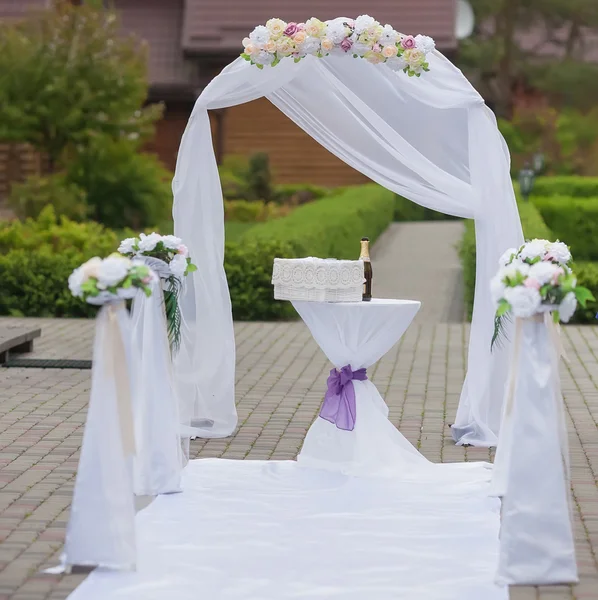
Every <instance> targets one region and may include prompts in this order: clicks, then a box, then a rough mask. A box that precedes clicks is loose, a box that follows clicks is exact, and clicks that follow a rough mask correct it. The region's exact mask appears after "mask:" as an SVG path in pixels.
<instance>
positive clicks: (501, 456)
mask: <svg viewBox="0 0 598 600" xmlns="http://www.w3.org/2000/svg"><path fill="white" fill-rule="evenodd" d="M561 352H562V351H561V346H560V337H559V333H558V331H557V329H556V325H554V323H553V322H552V316H551V315H550V313H545V314H544V315H537V316H536V317H533V318H530V319H525V320H522V319H517V320H516V323H515V339H514V343H513V358H512V363H511V368H510V375H509V381H508V384H507V391H506V398H505V403H504V412H503V419H502V424H501V430H500V431H501V435H500V439H499V445H498V449H497V454H496V461H495V470H494V474H493V481H492V494H493V495H495V496H500V497H502V526H501V535H500V560H499V567H498V573H497V583H500V584H505V585H506V584H508V585H550V584H565V583H575V582H577V581H578V577H577V566H576V562H575V547H574V538H573V531H572V515H571V499H570V474H569V450H568V444H567V431H566V423H565V411H564V405H563V398H562V395H561V390H560V379H559V360H560V356H561Z"/></svg>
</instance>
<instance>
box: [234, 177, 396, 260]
mask: <svg viewBox="0 0 598 600" xmlns="http://www.w3.org/2000/svg"><path fill="white" fill-rule="evenodd" d="M394 209H395V197H394V194H393V193H392V192H390V191H388V190H386V189H384V188H383V187H380V186H378V185H375V184H368V185H363V186H358V187H352V188H347V189H346V190H345V191H344V192H343V193H341V194H338V195H335V196H332V197H330V198H322V199H321V200H316V201H315V202H310V203H309V204H305V205H303V206H300V207H299V208H297V209H295V210H294V211H293V212H292V213H291V214H290V215H289V216H288V217H285V218H284V219H277V220H275V221H268V222H267V223H262V224H259V225H256V226H255V227H252V228H251V229H250V230H249V231H248V232H247V233H245V234H244V235H243V236H242V238H241V241H242V242H253V241H264V242H265V241H268V240H277V241H281V242H285V243H288V244H290V245H291V247H292V248H293V249H294V250H295V251H296V252H297V253H298V255H300V256H319V257H320V258H328V257H335V258H344V259H351V258H353V259H354V258H357V256H358V255H359V240H360V239H361V238H362V237H363V236H367V237H369V238H370V240H371V241H372V242H374V241H375V240H376V238H377V237H378V236H379V235H380V234H381V233H382V232H383V231H384V230H385V229H386V228H387V227H388V224H389V223H390V222H391V221H392V220H393V215H394Z"/></svg>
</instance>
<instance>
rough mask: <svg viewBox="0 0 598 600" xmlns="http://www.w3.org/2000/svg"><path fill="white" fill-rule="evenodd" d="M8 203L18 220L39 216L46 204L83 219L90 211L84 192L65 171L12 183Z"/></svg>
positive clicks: (58, 210) (75, 218) (64, 213)
mask: <svg viewBox="0 0 598 600" xmlns="http://www.w3.org/2000/svg"><path fill="white" fill-rule="evenodd" d="M8 203H9V205H10V207H11V208H12V209H13V211H14V212H15V214H16V216H17V217H19V219H26V218H28V217H32V218H37V217H38V216H39V214H40V213H41V211H42V210H43V209H44V208H45V207H46V206H53V207H54V210H55V211H56V213H57V214H59V215H64V216H66V217H68V218H69V219H74V220H75V221H82V220H84V219H85V218H86V217H87V213H88V208H87V203H86V194H85V192H84V191H83V190H82V189H81V188H80V187H79V186H77V185H75V184H74V183H71V182H69V181H68V180H67V179H66V177H65V176H64V174H62V173H59V174H55V175H49V176H46V177H38V176H34V177H29V178H28V179H27V180H25V181H24V182H23V183H15V184H13V185H12V188H11V190H10V196H9V197H8Z"/></svg>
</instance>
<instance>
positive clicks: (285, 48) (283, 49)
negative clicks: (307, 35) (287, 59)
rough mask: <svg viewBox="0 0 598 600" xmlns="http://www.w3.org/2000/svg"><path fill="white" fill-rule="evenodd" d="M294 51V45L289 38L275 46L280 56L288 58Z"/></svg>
mask: <svg viewBox="0 0 598 600" xmlns="http://www.w3.org/2000/svg"><path fill="white" fill-rule="evenodd" d="M294 50H295V44H293V42H292V41H291V40H290V39H289V38H283V39H282V40H279V41H278V43H277V44H276V52H278V54H280V55H282V56H288V55H289V54H291V53H292V52H293V51H294Z"/></svg>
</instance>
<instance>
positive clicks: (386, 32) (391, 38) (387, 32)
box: [379, 25, 399, 46]
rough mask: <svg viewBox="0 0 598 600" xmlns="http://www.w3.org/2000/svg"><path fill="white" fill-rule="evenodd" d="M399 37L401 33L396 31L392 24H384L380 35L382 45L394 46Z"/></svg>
mask: <svg viewBox="0 0 598 600" xmlns="http://www.w3.org/2000/svg"><path fill="white" fill-rule="evenodd" d="M398 39H399V34H398V32H396V31H395V30H394V29H393V28H392V26H391V25H384V27H383V28H382V35H381V36H380V40H379V43H380V44H381V45H382V46H394V45H395V44H396V43H397V41H398Z"/></svg>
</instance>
